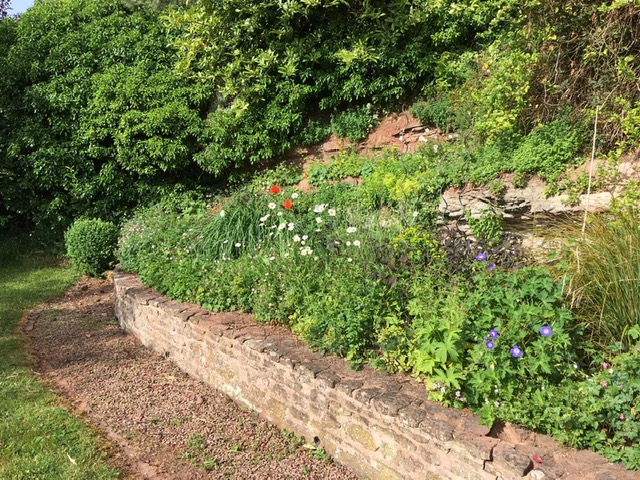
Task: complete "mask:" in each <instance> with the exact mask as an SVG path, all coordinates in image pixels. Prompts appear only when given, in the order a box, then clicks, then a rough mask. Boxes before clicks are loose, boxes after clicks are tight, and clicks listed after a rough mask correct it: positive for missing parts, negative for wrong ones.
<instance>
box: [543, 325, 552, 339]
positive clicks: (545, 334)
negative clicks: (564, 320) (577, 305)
mask: <svg viewBox="0 0 640 480" xmlns="http://www.w3.org/2000/svg"><path fill="white" fill-rule="evenodd" d="M552 333H553V330H552V329H551V327H550V326H549V325H545V326H544V327H542V328H541V329H540V335H542V336H543V337H548V336H549V335H551V334H552Z"/></svg>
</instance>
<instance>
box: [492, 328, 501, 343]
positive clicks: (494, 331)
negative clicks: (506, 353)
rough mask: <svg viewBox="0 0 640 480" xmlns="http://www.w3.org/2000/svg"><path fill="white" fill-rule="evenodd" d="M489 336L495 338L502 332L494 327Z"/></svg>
mask: <svg viewBox="0 0 640 480" xmlns="http://www.w3.org/2000/svg"><path fill="white" fill-rule="evenodd" d="M489 336H490V337H491V338H493V339H494V340H495V339H496V338H498V337H499V336H500V334H499V333H498V331H497V330H495V329H493V328H492V329H491V330H489Z"/></svg>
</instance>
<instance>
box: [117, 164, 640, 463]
mask: <svg viewBox="0 0 640 480" xmlns="http://www.w3.org/2000/svg"><path fill="white" fill-rule="evenodd" d="M394 168H395V167H394ZM403 168H404V169H405V171H404V173H398V171H397V170H394V172H395V173H394V174H393V175H392V174H391V173H389V174H388V175H387V176H386V177H385V176H384V175H382V176H380V175H378V176H376V175H373V174H372V175H371V176H370V177H368V178H365V179H364V180H363V185H362V186H361V187H353V186H350V185H346V184H335V185H334V184H326V185H324V186H322V187H321V188H319V189H318V190H317V191H314V192H312V193H303V192H301V191H298V190H296V189H295V188H293V187H284V186H282V185H268V186H265V187H263V188H256V187H255V185H254V186H253V187H249V188H245V189H242V190H240V191H238V192H236V193H235V194H234V195H233V196H232V197H230V198H228V199H226V200H225V201H223V202H221V203H216V204H213V205H208V206H204V205H198V204H188V205H187V206H186V207H185V206H183V207H180V208H175V207H168V206H166V205H158V206H155V207H152V208H150V209H147V210H144V211H141V212H140V213H139V214H138V215H137V216H136V217H134V218H133V219H132V220H131V221H130V222H129V223H128V224H127V225H125V226H124V227H123V230H122V235H121V240H120V261H121V263H122V265H123V266H124V268H126V269H128V270H131V271H134V272H136V273H138V274H139V275H140V277H141V279H142V281H143V282H144V283H145V284H146V285H149V286H151V287H153V288H155V289H157V290H159V291H160V292H161V293H163V294H166V295H168V296H169V297H171V298H173V299H175V300H178V301H189V302H194V303H198V304H200V305H202V306H203V307H204V308H206V309H209V310H214V311H231V310H242V311H246V312H252V313H253V314H254V315H255V317H256V318H257V319H258V320H259V321H262V322H270V323H276V324H280V325H286V326H288V327H289V328H290V329H291V330H292V331H293V332H294V333H296V334H297V335H298V336H299V337H301V338H302V339H304V340H305V341H306V342H307V343H308V345H310V346H311V347H312V348H314V349H316V350H318V351H319V352H321V353H322V352H331V353H335V354H338V355H341V356H344V357H345V358H346V359H347V360H349V361H350V362H351V365H352V367H353V368H359V367H360V366H361V365H363V364H370V365H373V366H375V367H376V368H379V369H384V370H387V371H389V372H410V373H411V374H413V375H414V376H415V377H416V378H419V379H421V380H422V381H424V384H425V388H426V389H427V391H428V392H429V398H430V399H431V400H436V401H439V402H442V403H443V404H445V405H448V406H452V407H457V408H470V409H471V410H473V411H474V412H476V413H477V414H478V415H479V416H480V418H481V419H482V421H483V422H484V423H486V424H487V425H492V424H493V422H494V421H495V420H496V419H500V420H503V421H509V422H514V423H518V424H520V425H523V426H526V427H528V428H532V429H535V430H537V431H541V432H543V433H550V434H552V435H554V436H555V437H556V438H557V439H558V440H559V441H561V442H563V443H566V444H568V445H571V446H575V447H579V448H585V447H588V448H592V449H595V450H597V451H600V452H602V453H604V454H605V455H607V456H608V458H609V459H611V460H613V461H622V462H623V463H624V464H625V465H626V466H627V467H628V468H634V469H635V468H638V467H640V448H638V446H637V444H636V441H635V439H636V438H637V436H638V435H639V434H640V431H639V429H640V418H639V417H638V413H637V411H636V410H637V408H638V402H639V401H640V362H639V361H638V360H640V350H639V349H638V347H637V346H636V345H635V343H634V342H631V344H630V345H629V343H627V345H629V347H628V348H626V349H624V350H621V349H618V350H617V351H616V350H615V348H613V349H603V348H601V347H596V346H595V343H594V342H593V340H592V338H591V336H590V333H591V332H592V330H590V329H589V326H588V325H585V323H584V322H580V321H577V320H576V319H575V318H574V316H573V314H572V312H571V311H570V309H569V308H568V306H567V304H566V302H565V299H564V297H563V291H562V284H560V283H557V282H556V281H555V280H554V278H553V276H552V274H551V273H550V272H549V271H548V270H547V269H546V268H543V267H540V266H534V265H527V264H526V261H525V260H526V259H525V258H524V257H523V256H522V254H521V253H520V252H519V251H518V248H517V243H514V242H513V239H506V240H505V239H504V237H501V236H500V235H491V238H487V236H485V237H484V238H483V237H482V236H480V238H479V239H478V240H472V239H471V238H469V237H468V236H466V235H465V234H464V233H462V232H460V231H457V230H454V229H449V230H448V231H445V232H444V233H443V231H442V230H441V229H437V228H436V226H435V216H434V213H433V209H431V208H429V207H428V205H429V203H428V202H429V201H430V200H432V199H433V197H432V195H431V194H429V191H430V190H429V188H427V187H428V182H426V181H425V180H424V179H422V180H420V182H421V183H420V185H422V186H418V187H415V188H414V187H410V185H409V184H410V183H411V181H412V179H415V178H417V176H419V175H420V167H419V162H416V164H415V170H411V169H412V168H414V167H412V164H411V162H410V161H407V162H406V164H404V167H403ZM394 175H395V176H394ZM381 178H382V180H380V179H381ZM401 184H406V185H405V186H404V187H401V186H399V185H401ZM372 185H373V186H376V187H380V188H374V187H373V186H372ZM407 185H409V186H407ZM425 185H427V187H425ZM423 187H424V188H423ZM407 188H414V193H415V194H414V195H412V196H407V197H406V198H404V199H403V198H402V195H401V192H402V189H407ZM425 192H426V193H425ZM425 202H426V203H425ZM187 212H189V213H187ZM638 333H640V332H638V331H637V328H636V329H631V330H630V335H632V336H633V335H636V334H638ZM605 363H606V368H603V365H604V364H605Z"/></svg>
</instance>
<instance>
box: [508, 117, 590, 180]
mask: <svg viewBox="0 0 640 480" xmlns="http://www.w3.org/2000/svg"><path fill="white" fill-rule="evenodd" d="M579 149H580V136H579V134H578V131H577V130H576V128H575V127H573V126H571V125H569V124H568V123H566V122H564V121H562V120H558V121H554V122H551V123H548V124H546V125H541V126H539V127H538V128H536V129H535V130H534V131H533V132H531V133H530V134H529V135H527V136H526V137H525V138H524V140H523V141H522V143H521V144H520V145H519V146H518V148H517V149H516V150H515V152H514V153H513V159H512V162H513V170H514V171H515V172H518V173H534V172H535V173H538V174H539V175H540V176H541V177H542V178H543V179H544V180H546V181H548V182H554V181H556V180H557V179H558V177H560V175H561V174H563V173H564V171H565V170H566V168H567V166H569V165H572V164H575V163H576V160H579V157H578V152H579Z"/></svg>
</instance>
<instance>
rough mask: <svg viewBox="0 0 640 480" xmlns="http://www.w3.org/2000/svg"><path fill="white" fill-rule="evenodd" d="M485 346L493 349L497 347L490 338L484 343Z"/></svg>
mask: <svg viewBox="0 0 640 480" xmlns="http://www.w3.org/2000/svg"><path fill="white" fill-rule="evenodd" d="M484 345H485V347H487V348H488V349H489V350H493V347H495V345H494V343H493V342H492V341H491V340H489V341H488V342H487V343H485V344H484Z"/></svg>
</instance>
